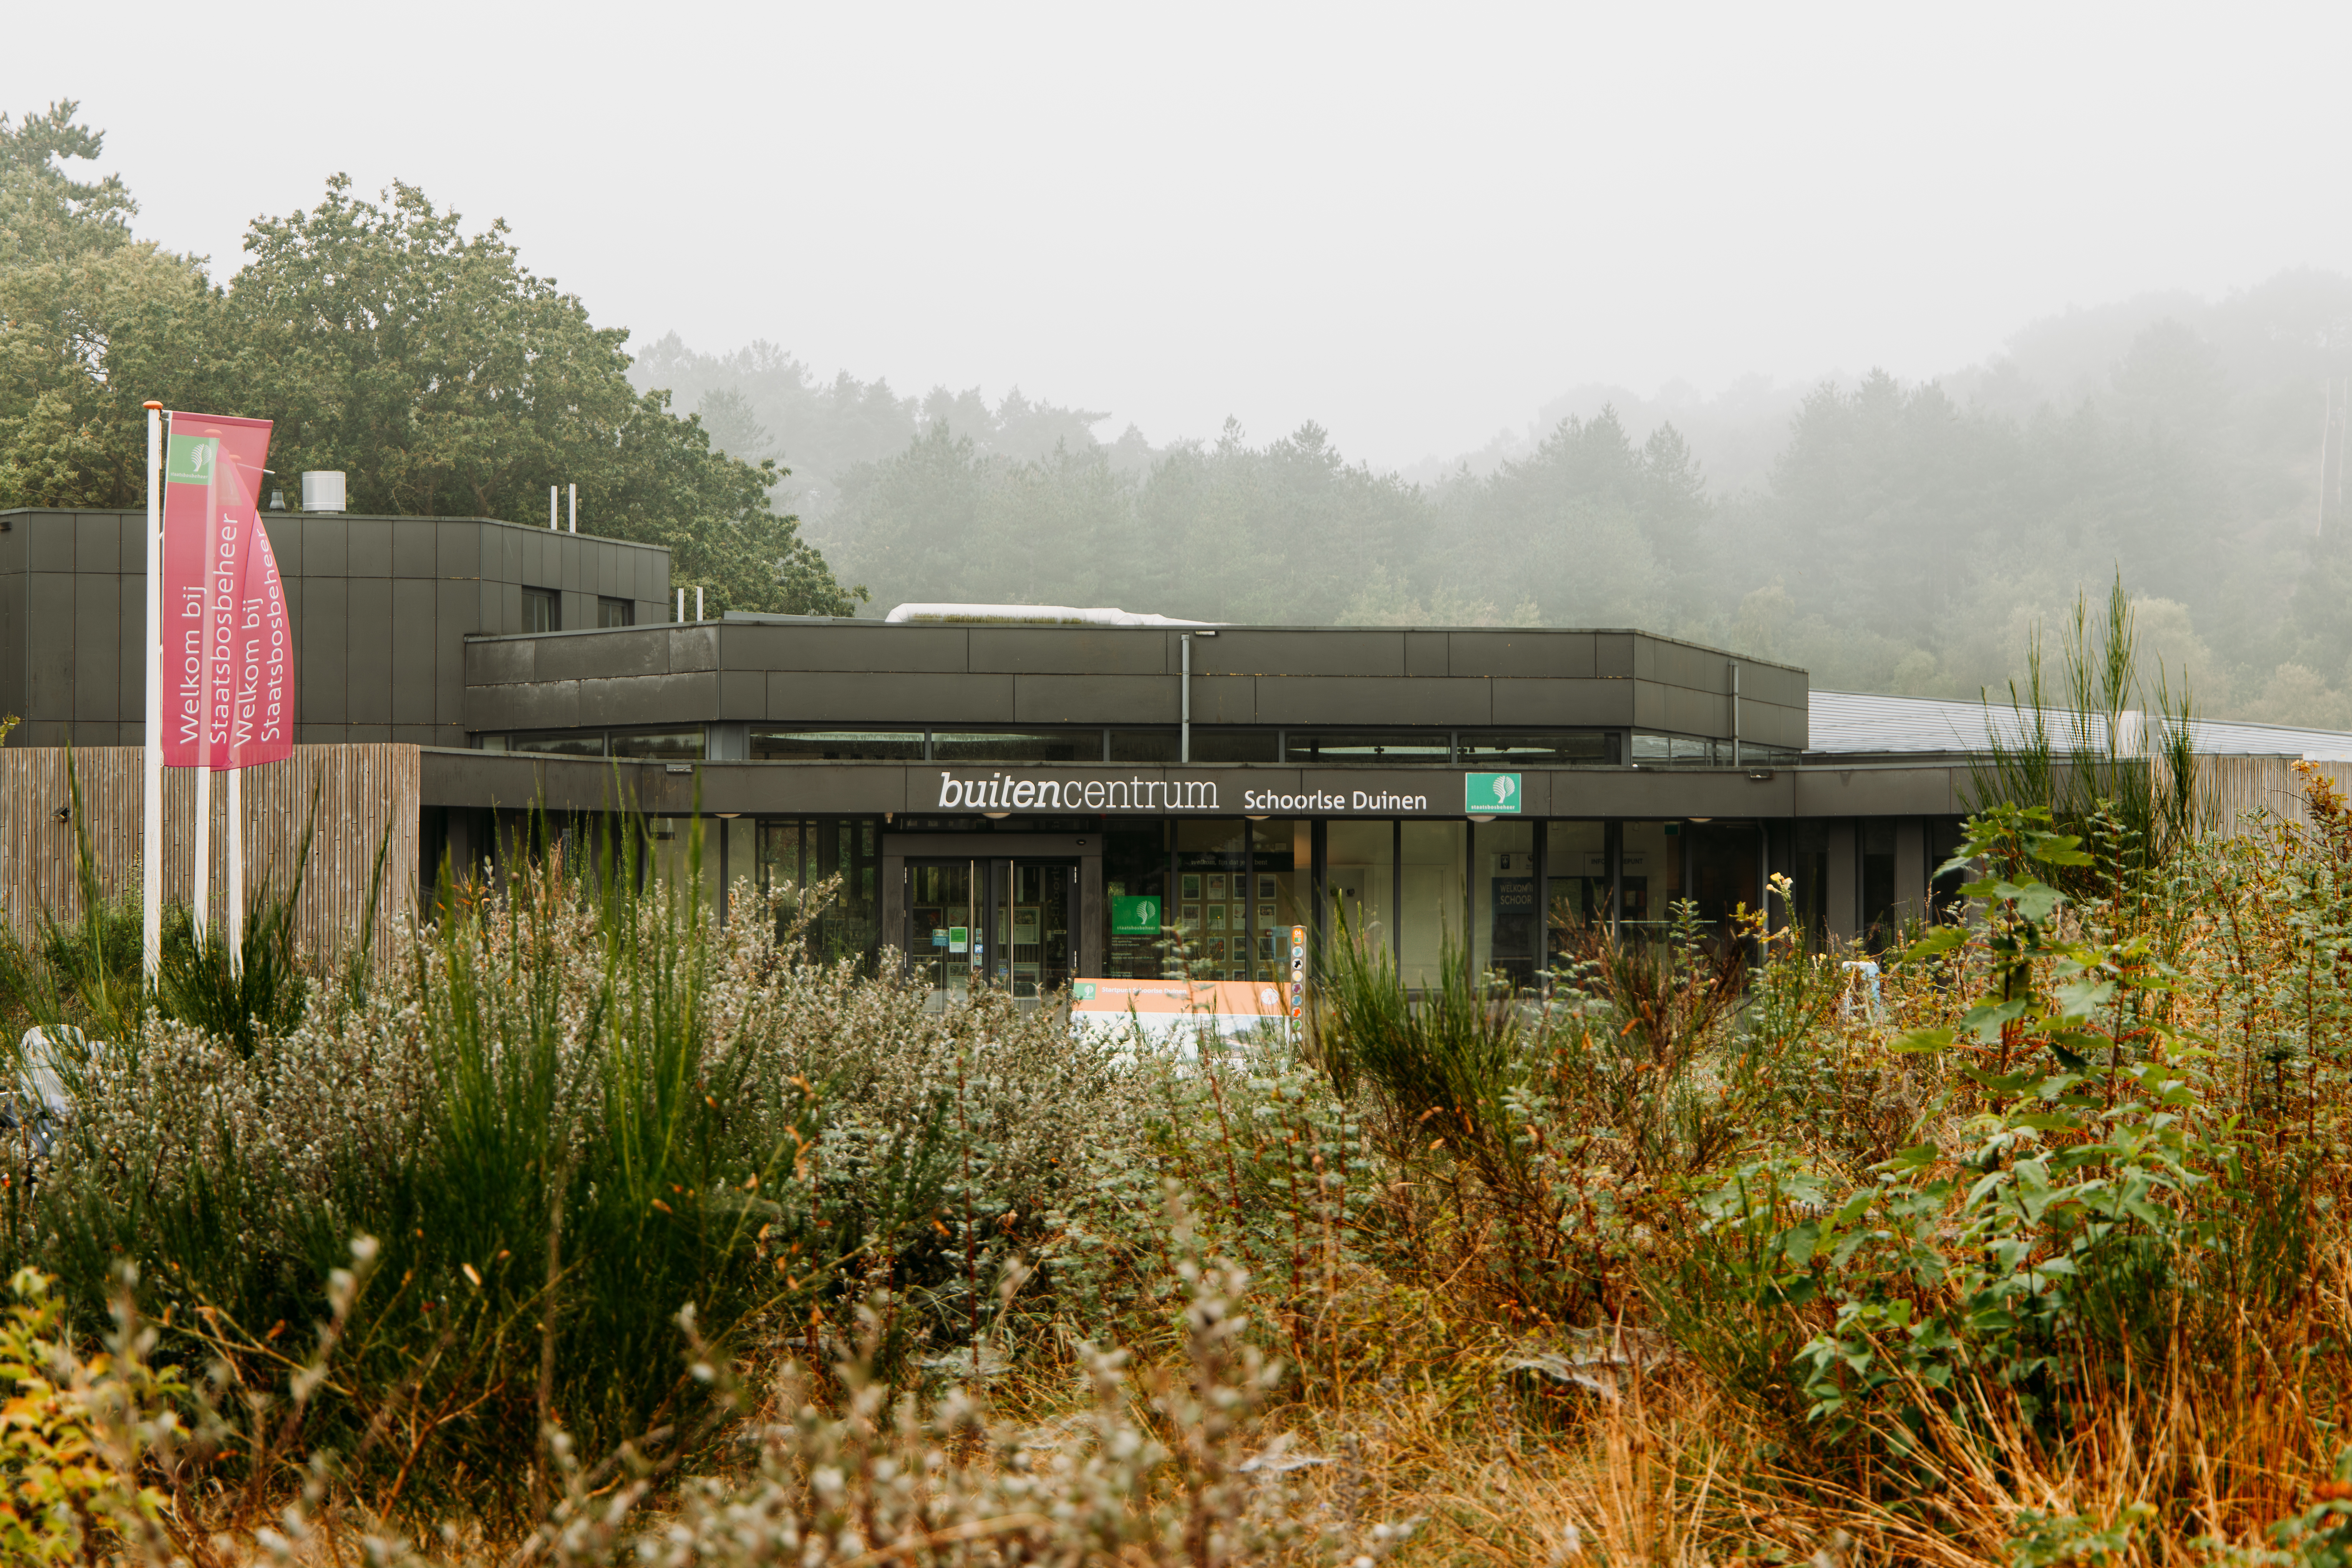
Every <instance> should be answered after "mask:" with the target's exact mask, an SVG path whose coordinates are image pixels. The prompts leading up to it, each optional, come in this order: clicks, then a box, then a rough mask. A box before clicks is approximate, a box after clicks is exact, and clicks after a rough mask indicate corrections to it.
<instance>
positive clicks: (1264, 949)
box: [1249, 820, 1315, 984]
mask: <svg viewBox="0 0 2352 1568" xmlns="http://www.w3.org/2000/svg"><path fill="white" fill-rule="evenodd" d="M1314 887H1315V825H1314V824H1313V823H1310V822H1295V821H1287V820H1286V821H1280V822H1253V823H1251V824H1250V888H1249V897H1250V933H1251V934H1250V940H1251V942H1253V943H1254V944H1255V945H1254V947H1253V948H1252V950H1251V951H1252V953H1253V957H1252V959H1251V968H1250V978H1251V979H1253V980H1268V981H1274V982H1276V983H1277V984H1287V983H1288V981H1289V979H1290V932H1291V929H1292V928H1293V927H1294V926H1309V925H1311V924H1312V923H1313V922H1312V921H1309V920H1308V918H1307V917H1308V916H1309V915H1310V914H1312V913H1313V912H1314V899H1315V892H1314Z"/></svg>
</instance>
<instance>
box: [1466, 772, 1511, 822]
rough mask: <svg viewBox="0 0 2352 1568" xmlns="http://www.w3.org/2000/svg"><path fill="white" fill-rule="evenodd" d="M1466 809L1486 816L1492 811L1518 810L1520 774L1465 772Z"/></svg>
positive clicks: (1476, 814)
mask: <svg viewBox="0 0 2352 1568" xmlns="http://www.w3.org/2000/svg"><path fill="white" fill-rule="evenodd" d="M1462 779H1463V792H1462V793H1463V798H1464V800H1465V802H1466V803H1467V804H1466V805H1465V806H1464V808H1463V809H1464V810H1465V812H1467V813H1469V814H1471V815H1473V816H1486V815H1487V814H1488V813H1490V812H1505V811H1509V812H1516V811H1517V810H1518V809H1519V775H1518V774H1517V773H1465V774H1463V775H1462Z"/></svg>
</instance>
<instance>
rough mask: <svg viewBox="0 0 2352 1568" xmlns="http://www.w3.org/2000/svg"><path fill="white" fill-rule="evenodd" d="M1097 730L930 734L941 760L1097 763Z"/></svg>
mask: <svg viewBox="0 0 2352 1568" xmlns="http://www.w3.org/2000/svg"><path fill="white" fill-rule="evenodd" d="M1102 745H1103V735H1102V731H1100V730H963V731H944V730H943V731H938V732H936V733H934V734H933V735H932V736H931V760H932V761H934V762H941V763H1098V762H1100V761H1102Z"/></svg>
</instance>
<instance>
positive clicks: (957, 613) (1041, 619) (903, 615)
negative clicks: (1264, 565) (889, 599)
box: [882, 605, 1217, 626]
mask: <svg viewBox="0 0 2352 1568" xmlns="http://www.w3.org/2000/svg"><path fill="white" fill-rule="evenodd" d="M882 618H883V620H885V621H887V622H890V623H893V624H896V625H904V624H905V623H907V622H908V621H1004V622H1008V623H1013V624H1017V625H1023V626H1038V625H1045V626H1052V625H1055V624H1057V623H1059V624H1063V625H1073V626H1215V625H1216V624H1217V623H1216V622H1214V621H1185V620H1179V619H1177V618H1176V617H1175V616H1153V615H1147V614H1145V613H1143V612H1142V611H1139V610H1119V609H1111V608H1097V609H1077V608H1075V607H1073V606H1071V605H899V606H898V608H896V609H894V610H892V611H891V612H890V613H889V614H888V615H887V616H883V617H882Z"/></svg>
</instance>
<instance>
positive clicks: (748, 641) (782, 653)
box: [659, 605, 971, 675]
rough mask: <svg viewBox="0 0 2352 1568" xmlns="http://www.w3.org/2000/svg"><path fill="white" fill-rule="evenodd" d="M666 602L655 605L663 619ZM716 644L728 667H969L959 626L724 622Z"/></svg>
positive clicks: (931, 671)
mask: <svg viewBox="0 0 2352 1568" xmlns="http://www.w3.org/2000/svg"><path fill="white" fill-rule="evenodd" d="M669 610H670V606H668V605H662V606H661V608H660V612H659V613H660V615H661V616H662V618H663V619H665V620H666V619H667V618H668V616H669ZM719 645H720V647H722V648H723V649H724V650H725V656H726V661H727V668H730V669H793V670H814V671H831V672H839V673H852V672H863V671H873V672H877V673H886V672H887V673H900V674H908V675H961V674H965V673H967V672H968V671H969V670H970V669H971V635H970V633H968V632H967V631H966V630H965V629H964V628H963V627H961V626H883V625H881V624H880V623H878V622H877V623H873V624H871V625H867V626H761V625H759V624H757V623H746V622H723V623H721V625H720V629H719Z"/></svg>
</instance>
